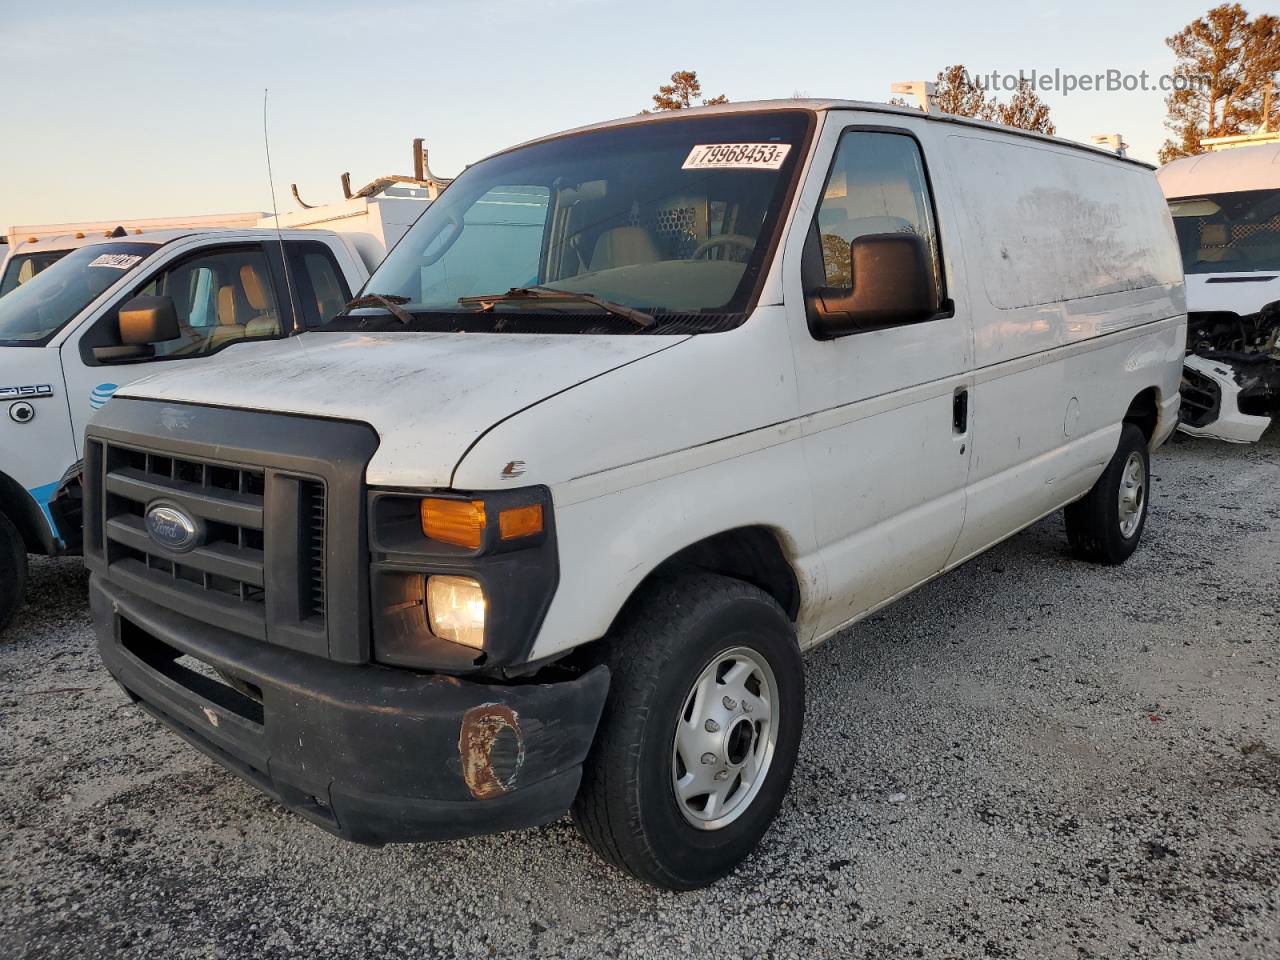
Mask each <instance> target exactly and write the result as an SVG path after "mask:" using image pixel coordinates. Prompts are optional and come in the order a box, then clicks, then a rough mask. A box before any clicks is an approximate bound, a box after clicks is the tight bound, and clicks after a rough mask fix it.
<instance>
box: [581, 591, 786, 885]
mask: <svg viewBox="0 0 1280 960" xmlns="http://www.w3.org/2000/svg"><path fill="white" fill-rule="evenodd" d="M605 643H606V644H607V645H608V646H607V647H606V648H605V650H606V654H605V656H606V662H608V663H609V665H610V667H611V669H612V676H613V679H612V682H611V686H610V691H609V699H608V701H607V702H606V703H605V708H604V714H603V716H602V718H601V721H600V728H599V730H598V732H597V734H596V740H595V743H594V744H593V745H592V748H591V752H590V753H589V754H588V756H587V760H586V763H585V764H584V765H583V777H582V786H581V788H580V789H579V792H578V796H577V798H576V799H575V801H574V804H573V819H574V822H575V823H576V825H577V828H578V832H579V833H580V834H581V835H582V836H583V838H584V839H585V840H586V841H587V842H588V843H589V844H590V845H591V846H592V848H594V849H595V851H596V852H597V853H598V854H599V855H600V856H601V857H602V858H604V859H605V860H607V861H608V862H609V863H612V864H613V865H614V866H617V867H619V868H621V869H623V870H626V871H627V872H629V873H630V874H632V875H633V876H635V877H637V878H638V879H640V880H643V881H645V882H647V883H650V884H653V885H654V886H658V887H665V888H667V889H669V890H691V889H694V888H696V887H702V886H706V885H707V884H709V883H712V882H713V881H715V880H717V879H719V878H720V877H723V876H724V875H725V874H727V873H729V872H730V871H732V870H733V869H734V868H735V867H736V866H738V864H740V863H741V862H742V861H743V860H744V859H746V857H747V856H748V855H749V854H750V853H751V851H752V850H753V849H754V848H755V846H756V844H757V843H758V842H759V841H760V838H761V837H763V836H764V834H765V832H766V831H767V830H768V828H769V825H770V824H771V823H772V822H773V819H774V817H775V816H776V814H777V812H778V808H779V806H780V805H781V803H782V798H783V796H784V795H785V794H786V792H787V787H788V785H789V784H790V782H791V772H792V769H793V768H794V766H795V761H796V754H797V752H798V750H799V746H800V733H801V728H802V727H803V724H804V666H803V663H802V662H801V659H800V651H799V648H798V647H797V645H796V639H795V631H794V629H793V628H792V625H791V622H790V620H788V619H787V616H786V614H784V613H783V611H782V609H781V608H780V607H779V606H778V604H777V603H776V602H775V601H774V600H773V598H772V597H770V596H769V595H768V594H766V593H764V591H762V590H760V589H758V588H756V587H754V586H751V585H750V584H746V583H742V582H740V581H737V580H732V579H729V578H727V577H721V576H717V575H714V574H704V573H695V574H692V575H690V576H688V577H684V578H681V579H679V580H673V581H659V582H657V583H655V584H654V585H653V586H652V587H651V588H648V589H647V590H646V592H645V593H644V594H642V595H641V596H639V597H637V598H636V599H635V600H633V602H632V603H630V604H628V607H627V609H626V610H625V611H624V613H623V614H622V616H621V617H620V618H619V624H618V626H617V629H616V630H615V631H614V632H613V633H612V634H611V635H610V637H609V638H608V639H607V640H606V641H605ZM721 674H723V676H721ZM770 684H772V686H770ZM695 688H697V689H700V690H702V691H703V698H702V700H699V699H698V697H697V696H696V695H695V694H696V690H695ZM722 691H726V692H723V693H722ZM731 694H732V695H731ZM765 714H767V715H768V718H769V719H768V721H767V723H766V722H763V721H761V720H760V718H761V717H762V716H764V715H765ZM704 717H705V719H704V720H702V722H699V720H700V718H704ZM713 717H718V718H719V725H718V726H715V728H714V731H713V729H712V726H709V725H708V724H707V722H706V721H707V720H711V719H712V718H713ZM713 722H714V721H713ZM678 731H679V733H680V735H681V737H682V739H681V740H680V741H679V742H677V739H676V738H677V732H678ZM770 741H771V749H770ZM681 744H683V745H684V747H683V750H682V747H681ZM703 749H706V752H705V753H700V752H699V751H701V750H703ZM713 751H714V754H713ZM683 754H690V755H691V756H690V764H691V765H692V766H691V768H690V767H688V766H686V765H685V764H684V756H683ZM692 755H697V757H698V760H694V759H693V758H692ZM708 755H713V756H714V760H713V761H708V760H705V758H706V757H707V756H708ZM704 764H705V765H704ZM681 770H683V771H684V773H683V774H681ZM753 771H757V772H759V771H762V772H759V775H758V776H756V775H753ZM719 774H723V775H724V776H723V777H721V776H718V775H719ZM677 779H678V780H679V782H680V783H681V784H685V786H683V787H678V786H677ZM702 784H706V785H708V786H711V787H712V788H713V789H714V790H715V791H717V797H718V798H719V802H718V803H717V802H716V801H712V799H711V795H710V794H707V795H706V797H705V799H699V795H698V794H697V790H698V789H699V788H700V786H701V785H702ZM677 789H682V790H684V791H685V796H684V798H683V799H682V798H681V797H678V796H677ZM700 806H701V809H699V807H700Z"/></svg>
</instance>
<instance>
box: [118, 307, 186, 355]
mask: <svg viewBox="0 0 1280 960" xmlns="http://www.w3.org/2000/svg"><path fill="white" fill-rule="evenodd" d="M119 316H120V343H121V344H123V345H124V346H127V347H141V346H146V345H149V344H153V343H163V342H165V341H166V340H177V339H178V338H179V337H180V336H182V332H181V331H180V330H179V329H178V311H177V310H175V309H174V306H173V298H172V297H153V296H140V297H134V298H133V299H132V300H129V301H128V302H126V303H123V304H121V305H120V312H119Z"/></svg>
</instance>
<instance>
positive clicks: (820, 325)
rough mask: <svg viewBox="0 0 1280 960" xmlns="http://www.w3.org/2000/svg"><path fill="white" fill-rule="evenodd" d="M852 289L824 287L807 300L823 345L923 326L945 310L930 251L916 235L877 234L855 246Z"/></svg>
mask: <svg viewBox="0 0 1280 960" xmlns="http://www.w3.org/2000/svg"><path fill="white" fill-rule="evenodd" d="M849 266H850V271H849V272H850V288H849V289H845V288H843V287H818V288H816V289H814V290H810V291H809V292H808V294H807V295H806V297H805V308H806V311H807V313H808V316H809V329H810V331H811V332H812V333H813V335H814V336H815V337H817V338H818V339H819V340H831V339H834V338H836V337H844V336H848V335H849V334H851V333H861V332H863V331H866V330H878V329H880V328H882V327H894V326H899V325H902V324H907V323H919V322H920V321H922V320H929V319H931V318H932V317H934V316H936V315H937V314H938V312H939V310H940V309H941V304H940V302H939V300H938V285H937V281H936V280H935V278H934V273H933V266H932V263H931V258H930V255H929V247H928V246H927V245H926V244H925V242H924V240H923V239H922V238H920V237H917V236H915V235H914V234H910V233H873V234H867V235H866V236H861V237H855V238H854V239H853V241H852V242H851V243H850V244H849Z"/></svg>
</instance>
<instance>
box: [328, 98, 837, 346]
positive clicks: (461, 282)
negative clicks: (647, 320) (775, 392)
mask: <svg viewBox="0 0 1280 960" xmlns="http://www.w3.org/2000/svg"><path fill="white" fill-rule="evenodd" d="M811 123H812V118H811V115H810V114H809V113H808V112H806V111H802V110H776V111H769V112H763V113H727V114H721V115H700V116H695V117H689V118H671V119H662V120H657V121H645V122H638V123H634V124H628V125H625V126H616V127H606V128H604V129H600V130H593V131H587V132H585V133H577V134H570V135H567V136H563V137H558V138H555V139H552V140H547V141H542V142H539V143H535V144H532V145H529V146H526V147H518V148H516V149H513V150H510V151H508V152H506V153H502V154H499V155H497V156H494V157H491V158H489V159H487V160H483V161H481V162H480V163H477V164H476V165H474V166H472V167H471V168H469V169H468V170H467V171H465V172H464V173H463V174H462V175H461V176H459V177H458V179H457V180H455V181H454V182H453V183H452V184H451V185H450V186H449V188H448V190H446V191H445V192H444V193H443V194H442V195H441V197H440V198H439V199H438V200H436V202H435V203H433V204H432V205H431V207H429V208H428V209H427V211H426V213H424V214H423V215H422V217H421V219H419V220H418V222H417V223H416V224H415V225H414V226H413V227H412V228H411V229H410V230H409V232H408V233H407V234H406V235H405V237H404V239H403V240H401V241H400V243H399V244H398V245H397V246H396V247H395V249H394V250H393V251H392V252H391V253H390V254H389V255H388V257H387V259H386V260H385V261H384V262H383V264H382V266H381V267H379V268H378V270H377V271H376V272H375V274H374V275H373V277H372V278H371V279H370V280H369V282H368V284H367V285H366V287H365V290H366V292H368V293H377V294H380V295H383V296H386V297H395V298H404V309H405V310H406V311H407V312H408V313H410V314H412V315H413V317H414V323H413V325H412V328H413V329H423V330H438V329H444V330H451V329H474V330H480V331H493V332H499V331H503V330H507V331H512V332H522V331H539V332H541V331H548V332H566V333H572V332H595V333H599V332H604V333H619V334H622V333H633V332H636V331H637V330H640V329H644V330H646V331H647V332H676V330H677V329H678V330H679V331H680V332H694V333H697V332H709V331H713V330H719V329H725V328H726V327H728V326H734V325H736V324H737V323H739V322H741V320H742V319H743V317H744V316H745V313H746V311H747V310H748V309H749V308H750V306H751V304H752V302H753V300H754V297H755V294H756V291H757V288H758V286H759V282H760V279H761V277H762V276H763V274H764V272H765V268H766V266H767V264H768V262H769V258H770V256H771V255H772V248H773V246H774V244H775V242H776V234H777V228H778V225H779V223H780V221H781V218H782V215H783V213H784V207H785V205H786V203H787V198H788V196H789V188H790V187H791V186H792V183H793V180H794V178H795V175H796V171H797V170H798V169H799V166H800V163H801V161H802V159H803V154H804V148H805V146H806V141H807V139H808V135H809V131H810V127H811ZM535 286H536V287H540V288H545V289H549V290H552V291H563V292H566V293H583V294H592V295H594V297H596V298H599V299H600V300H604V301H607V302H609V303H612V304H617V305H621V306H623V307H633V308H637V309H638V310H641V311H644V312H645V313H648V314H651V315H653V316H654V318H655V319H656V321H657V322H656V323H654V324H653V325H651V326H649V327H645V328H641V327H639V326H638V325H636V324H634V323H631V322H628V321H627V320H626V319H625V317H620V316H619V315H618V314H616V313H610V312H609V311H607V310H605V309H603V308H602V307H600V306H599V304H598V303H597V304H593V303H591V302H589V301H586V300H573V298H561V299H559V300H556V301H555V302H554V306H552V305H551V304H550V303H549V302H548V301H547V300H546V299H545V297H544V298H542V299H539V298H536V297H523V298H513V299H508V300H501V301H492V302H487V298H488V297H490V296H501V295H502V294H505V293H507V292H508V291H510V290H512V289H513V288H530V287H535ZM476 298H480V299H482V300H486V303H483V304H478V303H477V302H476ZM469 299H470V300H471V302H466V301H468V300H469ZM460 301H463V302H460ZM396 302H397V303H398V302H399V300H397V301H396ZM325 329H333V330H341V329H384V330H397V329H399V330H403V329H405V326H404V325H403V324H401V322H400V321H399V320H395V319H394V318H389V317H388V315H387V312H386V311H385V310H381V309H379V308H377V307H373V308H363V309H358V310H356V311H354V312H353V313H352V315H350V316H346V317H343V318H340V319H339V320H338V321H337V322H335V323H333V324H329V325H327V326H326V328H325Z"/></svg>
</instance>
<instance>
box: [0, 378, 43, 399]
mask: <svg viewBox="0 0 1280 960" xmlns="http://www.w3.org/2000/svg"><path fill="white" fill-rule="evenodd" d="M52 396H53V385H52V384H48V383H35V384H29V385H27V386H24V387H0V403H4V402H5V401H6V400H32V399H34V398H36V397H52Z"/></svg>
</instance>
